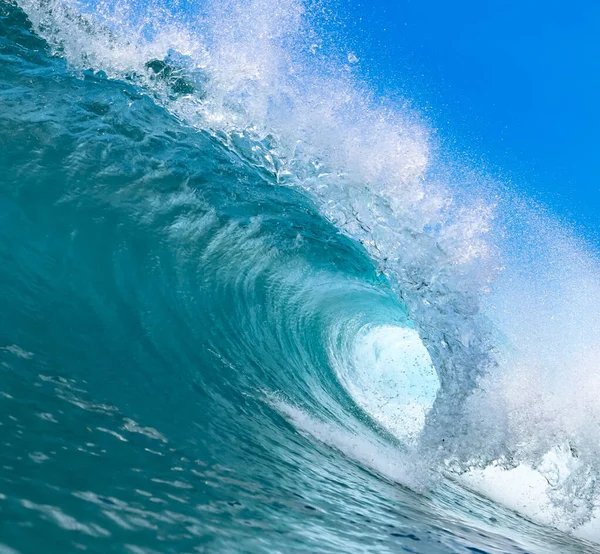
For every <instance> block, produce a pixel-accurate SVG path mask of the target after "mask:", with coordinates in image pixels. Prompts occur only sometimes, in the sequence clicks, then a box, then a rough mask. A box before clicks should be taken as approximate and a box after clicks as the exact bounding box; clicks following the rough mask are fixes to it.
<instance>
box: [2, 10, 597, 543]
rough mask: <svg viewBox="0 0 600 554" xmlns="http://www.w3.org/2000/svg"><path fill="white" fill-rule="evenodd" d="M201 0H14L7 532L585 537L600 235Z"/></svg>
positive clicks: (9, 31)
mask: <svg viewBox="0 0 600 554" xmlns="http://www.w3.org/2000/svg"><path fill="white" fill-rule="evenodd" d="M195 6H196V8H194V3H191V2H190V3H186V2H182V3H173V2H165V3H160V2H147V3H146V2H137V3H136V2H133V3H128V2H117V1H114V2H110V1H107V2H97V3H94V2H80V3H78V2H74V1H55V0H18V1H17V2H11V1H7V0H0V291H1V292H0V554H16V553H21V554H28V553H34V552H45V553H53V552H56V553H59V552H60V553H65V552H79V551H84V552H98V553H106V552H131V553H133V554H142V553H146V554H151V553H158V552H160V553H178V554H181V553H194V552H206V553H212V552H215V553H230V552H231V553H237V552H240V553H275V552H281V553H295V552H310V553H329V552H336V553H338V552H349V553H358V552H370V553H380V552H381V553H385V552H390V553H392V552H393V553H397V552H413V553H423V554H437V553H440V554H442V553H455V554H459V553H460V554H463V553H464V554H473V553H478V554H500V553H507V554H509V553H510V554H512V553H514V554H517V553H519V554H525V553H529V554H550V553H557V554H567V553H587V552H599V551H600V546H598V544H597V542H596V541H600V539H599V537H600V533H599V532H598V528H599V526H598V524H597V510H598V498H599V497H600V490H599V489H600V485H599V484H598V482H597V481H598V475H599V471H600V469H599V464H600V445H599V444H598V436H599V435H598V432H599V430H600V409H599V408H598V405H597V397H598V395H597V393H598V390H599V384H600V377H599V376H598V372H597V371H595V366H596V363H597V360H598V351H597V347H596V346H595V344H596V342H597V336H598V334H597V331H598V325H599V322H598V317H597V314H598V313H599V312H598V310H597V308H598V302H599V299H600V294H598V292H599V291H598V288H599V282H600V281H599V279H598V275H600V273H599V272H598V266H597V261H596V260H597V257H596V254H595V253H594V252H593V249H592V248H591V247H589V246H588V245H587V244H586V243H585V241H584V240H583V239H582V238H580V237H578V236H577V234H576V233H575V232H574V231H573V230H572V229H569V228H568V226H566V225H564V224H563V223H561V222H559V221H557V220H556V219H555V218H553V217H552V216H551V215H549V214H548V213H547V212H546V211H545V210H544V209H542V208H540V207H538V206H535V205H534V204H533V202H530V201H529V200H527V199H526V198H523V197H522V196H520V195H519V194H518V193H517V192H515V191H512V190H511V189H510V187H508V186H506V185H500V184H496V183H493V182H492V180H490V179H487V178H484V177H482V176H481V174H480V173H479V172H478V171H477V168H472V167H471V168H462V169H460V168H458V169H457V167H456V166H455V165H453V164H451V163H450V162H449V161H448V159H449V157H451V155H450V154H451V153H444V152H442V148H441V147H440V146H439V144H438V142H437V141H436V138H435V133H434V132H433V131H432V130H431V129H430V128H429V127H428V125H427V123H426V122H425V121H424V120H423V119H422V118H420V116H419V114H417V113H415V112H414V111H411V109H410V108H409V107H407V104H405V103H402V102H396V101H394V102H392V101H389V102H388V101H385V100H384V99H377V98H376V97H375V96H374V94H372V93H371V92H369V89H368V86H367V84H365V83H364V82H363V81H361V78H360V76H359V73H360V71H359V70H358V69H356V68H359V67H360V60H359V59H358V58H357V56H356V55H355V54H354V52H353V51H351V49H348V48H346V46H345V45H344V44H343V43H342V41H341V39H339V35H336V33H335V32H334V31H333V26H334V24H335V18H334V17H333V16H332V13H333V12H329V11H328V10H327V9H326V6H325V7H324V6H322V5H320V4H319V5H317V4H310V5H309V4H308V3H303V2H300V1H297V0H282V1H280V2H276V1H271V0H250V1H248V2H240V3H236V2H233V1H232V2H229V1H224V2H214V3H205V4H202V5H201V9H200V8H198V6H197V5H195ZM340 33H341V31H340ZM332 37H333V38H332ZM336 37H338V38H336Z"/></svg>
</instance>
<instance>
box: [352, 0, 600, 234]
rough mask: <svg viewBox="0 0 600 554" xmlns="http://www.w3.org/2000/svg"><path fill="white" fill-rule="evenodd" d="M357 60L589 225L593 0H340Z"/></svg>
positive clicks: (475, 151)
mask: <svg viewBox="0 0 600 554" xmlns="http://www.w3.org/2000/svg"><path fill="white" fill-rule="evenodd" d="M346 5H347V6H348V7H349V8H350V14H349V15H350V17H349V19H350V20H351V21H353V23H352V24H351V26H352V27H353V30H352V32H356V33H357V34H358V37H359V40H360V44H361V46H360V49H361V50H362V52H361V53H362V56H363V61H364V62H366V63H367V64H368V65H369V66H370V67H371V68H372V69H371V77H372V78H373V79H374V80H376V81H377V82H378V86H379V88H380V90H381V91H382V92H391V91H393V90H394V89H397V88H398V87H399V86H400V87H401V88H402V89H403V91H404V93H405V94H406V95H407V96H408V97H410V98H413V99H415V103H416V107H417V108H418V109H419V110H420V111H422V112H423V113H425V114H426V116H427V117H428V118H430V119H431V121H432V122H433V124H434V126H435V127H436V128H437V129H438V132H439V134H440V136H441V137H442V139H443V140H444V141H445V142H450V143H452V147H453V148H454V149H455V151H457V152H459V153H460V152H466V153H467V155H468V157H469V158H471V159H478V158H481V159H482V163H484V164H485V165H487V167H488V168H489V169H491V170H492V173H496V175H500V176H501V178H506V179H510V180H512V181H513V182H515V183H517V184H519V185H520V186H522V187H523V188H524V189H525V190H527V191H528V193H529V194H531V195H533V196H534V197H536V198H538V199H540V200H542V201H543V202H544V203H545V204H547V205H549V206H550V207H551V208H553V209H554V210H555V211H556V212H558V213H559V214H560V215H563V216H566V217H568V218H569V219H571V220H572V221H574V222H576V223H578V224H579V225H583V226H584V227H586V228H587V229H585V230H586V231H587V232H588V233H595V232H596V229H598V227H599V224H600V175H599V174H600V167H599V166H600V152H599V150H600V108H599V105H598V103H599V101H600V2H594V1H592V0H588V1H587V2H581V1H579V0H574V1H569V2H566V1H564V0H563V1H561V2H558V1H552V0H550V1H541V0H520V1H517V0H502V1H500V0H497V1H495V2H492V1H485V0H484V1H474V0H455V1H448V0H400V1H397V2H394V1H390V0H368V1H367V0H365V1H362V0H347V4H346Z"/></svg>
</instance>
